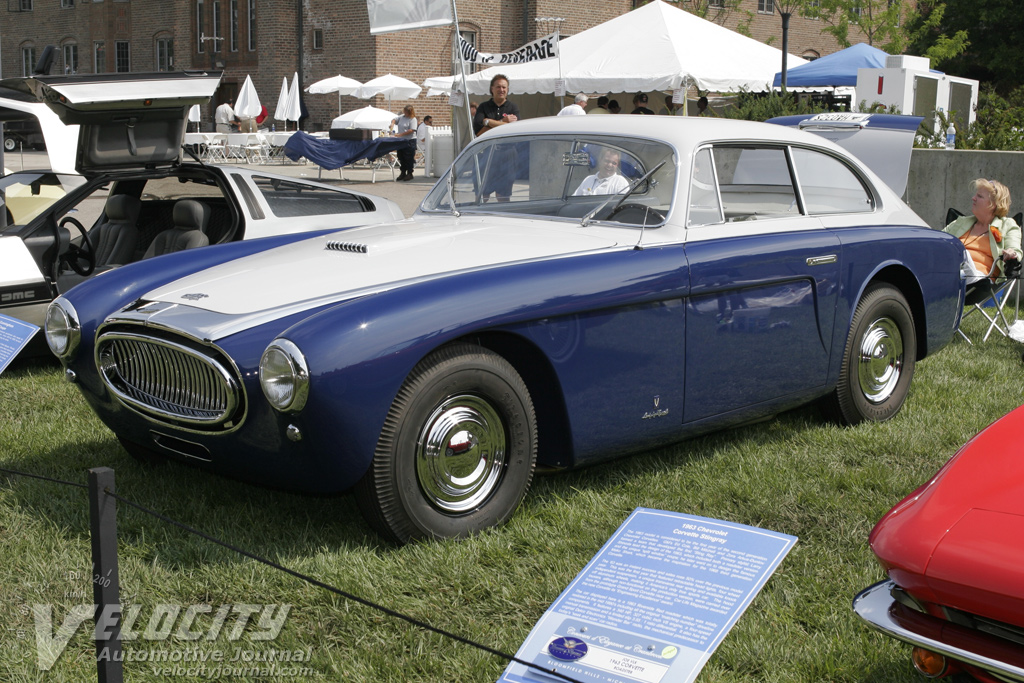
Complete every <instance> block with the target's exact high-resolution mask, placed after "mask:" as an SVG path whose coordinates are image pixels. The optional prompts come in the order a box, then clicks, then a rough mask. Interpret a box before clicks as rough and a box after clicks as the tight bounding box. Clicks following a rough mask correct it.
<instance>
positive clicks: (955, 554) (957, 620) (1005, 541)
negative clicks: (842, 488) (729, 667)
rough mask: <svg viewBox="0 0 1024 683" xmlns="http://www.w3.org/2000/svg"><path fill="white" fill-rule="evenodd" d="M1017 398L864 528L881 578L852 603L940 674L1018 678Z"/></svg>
mask: <svg viewBox="0 0 1024 683" xmlns="http://www.w3.org/2000/svg"><path fill="white" fill-rule="evenodd" d="M1022 435H1024V406H1022V407H1020V408H1017V409H1016V410H1014V411H1013V412H1012V413H1010V414H1009V415H1006V416H1005V417H1003V418H1001V419H999V420H997V421H996V422H994V423H993V424H992V425H990V426H989V427H987V428H986V429H985V430H984V431H982V432H981V433H980V434H978V435H977V436H975V437H974V438H973V439H971V440H970V441H969V442H968V443H967V444H966V445H965V446H964V447H963V448H961V449H960V450H959V451H958V452H957V453H956V455H954V456H953V457H952V458H951V459H950V461H949V462H947V463H946V464H945V465H944V466H943V468H942V469H941V470H939V472H938V474H936V475H935V476H934V477H932V479H931V481H929V482H928V483H927V484H925V485H924V486H922V487H920V488H919V489H917V490H916V491H914V492H913V493H911V494H910V495H909V496H907V497H906V498H904V499H903V500H902V501H901V502H900V503H899V504H898V505H896V507H894V508H893V509H892V510H890V511H889V512H888V514H886V515H885V517H883V518H882V520H881V521H880V522H879V523H878V524H877V525H876V526H875V528H874V530H873V531H872V532H871V537H870V543H871V549H872V550H873V551H874V553H875V555H877V556H878V560H879V561H880V562H881V563H882V566H883V567H884V568H885V570H886V572H887V573H888V575H889V580H888V581H883V582H881V583H878V584H875V585H874V586H871V587H870V588H867V589H865V590H863V591H861V592H860V593H859V594H858V595H857V597H855V598H854V600H853V609H854V611H856V612H857V614H858V615H859V616H860V617H861V618H862V619H864V620H865V621H867V622H868V624H870V625H871V626H872V627H874V628H877V629H878V630H880V631H882V632H883V633H886V634H888V635H890V636H892V637H894V638H897V639H899V640H902V641H904V642H907V643H910V644H911V645H913V646H914V649H913V660H914V666H915V667H917V669H918V671H921V672H922V673H923V674H925V675H926V676H929V677H931V678H940V677H943V676H947V675H951V674H953V673H956V672H957V671H966V672H967V673H969V674H970V675H972V676H973V677H974V678H976V679H978V680H981V681H1008V680H1009V681H1024V448H1022V445H1021V438H1022Z"/></svg>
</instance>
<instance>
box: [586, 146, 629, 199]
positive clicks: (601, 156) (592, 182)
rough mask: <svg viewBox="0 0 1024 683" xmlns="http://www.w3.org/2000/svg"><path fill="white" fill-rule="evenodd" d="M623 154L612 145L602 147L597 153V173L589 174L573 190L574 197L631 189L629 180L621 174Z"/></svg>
mask: <svg viewBox="0 0 1024 683" xmlns="http://www.w3.org/2000/svg"><path fill="white" fill-rule="evenodd" d="M621 159H622V155H621V154H620V153H619V151H618V150H616V149H612V148H611V147H602V148H601V151H600V152H598V153H597V167H596V168H595V170H596V171H597V173H594V174H593V175H588V176H587V177H586V178H584V179H583V182H582V183H580V186H579V187H577V188H576V191H575V192H573V193H572V194H573V196H574V197H580V196H585V195H594V194H619V193H620V192H625V191H626V190H628V189H629V181H628V180H626V179H625V178H623V177H622V175H620V174H619V161H620V160H621Z"/></svg>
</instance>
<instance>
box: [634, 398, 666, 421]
mask: <svg viewBox="0 0 1024 683" xmlns="http://www.w3.org/2000/svg"><path fill="white" fill-rule="evenodd" d="M660 404H661V396H655V397H654V410H648V411H647V412H646V413H644V416H643V417H642V418H640V419H641V420H650V419H651V418H655V417H665V416H666V415H668V408H662V409H661V410H658V406H659V405H660Z"/></svg>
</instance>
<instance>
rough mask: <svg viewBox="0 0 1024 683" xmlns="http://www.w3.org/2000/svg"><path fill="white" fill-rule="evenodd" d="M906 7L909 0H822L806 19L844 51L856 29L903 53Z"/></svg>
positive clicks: (808, 11) (810, 8) (883, 46)
mask: <svg viewBox="0 0 1024 683" xmlns="http://www.w3.org/2000/svg"><path fill="white" fill-rule="evenodd" d="M978 1H980V0H978ZM905 6H906V2H905V0H819V2H818V3H817V5H814V4H812V3H808V4H807V6H806V7H805V8H804V16H807V17H813V18H815V19H820V20H821V21H822V22H823V23H824V24H825V27H824V31H825V32H827V33H829V34H831V35H832V36H833V37H834V38H835V39H836V41H837V42H838V43H839V44H840V45H842V46H843V47H844V48H845V47H850V45H852V44H853V43H852V41H851V40H850V31H851V27H856V28H858V29H860V32H861V33H863V34H864V37H865V38H866V39H867V43H868V45H873V46H875V47H877V48H879V49H881V50H884V51H885V52H888V53H889V54H902V53H903V50H904V49H905V48H906V44H907V39H906V36H905V34H904V32H903V30H902V29H901V28H900V22H901V19H902V18H903V15H904V14H905V12H906V7H905Z"/></svg>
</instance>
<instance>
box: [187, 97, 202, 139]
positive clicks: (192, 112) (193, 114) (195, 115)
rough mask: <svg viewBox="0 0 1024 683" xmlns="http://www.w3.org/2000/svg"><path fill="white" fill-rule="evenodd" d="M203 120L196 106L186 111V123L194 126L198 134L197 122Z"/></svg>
mask: <svg viewBox="0 0 1024 683" xmlns="http://www.w3.org/2000/svg"><path fill="white" fill-rule="evenodd" d="M202 119H203V113H202V111H200V109H199V105H198V104H193V105H192V107H191V108H189V110H188V121H189V123H194V124H196V132H197V133H198V132H199V122H200V121H202Z"/></svg>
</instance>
